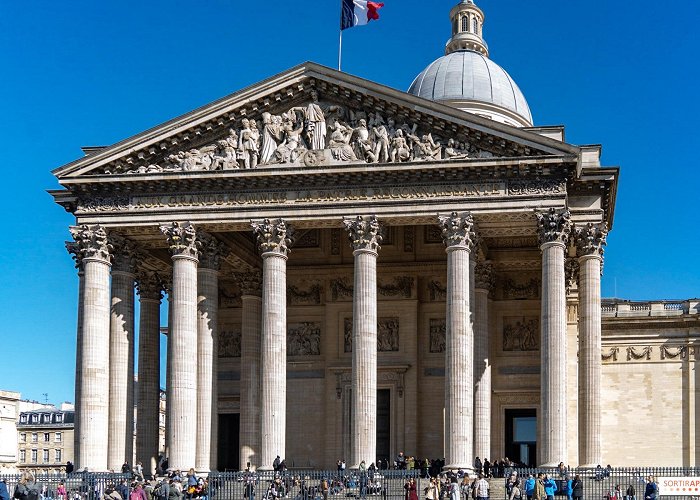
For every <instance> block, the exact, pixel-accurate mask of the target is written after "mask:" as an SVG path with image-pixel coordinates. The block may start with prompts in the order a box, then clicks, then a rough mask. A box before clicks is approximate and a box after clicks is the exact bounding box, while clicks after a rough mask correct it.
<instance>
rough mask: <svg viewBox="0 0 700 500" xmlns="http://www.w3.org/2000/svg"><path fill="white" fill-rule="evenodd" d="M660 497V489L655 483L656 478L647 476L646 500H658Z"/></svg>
mask: <svg viewBox="0 0 700 500" xmlns="http://www.w3.org/2000/svg"><path fill="white" fill-rule="evenodd" d="M658 495H659V487H658V485H657V484H656V481H654V476H647V485H646V487H645V488H644V500H656V497H657V496H658Z"/></svg>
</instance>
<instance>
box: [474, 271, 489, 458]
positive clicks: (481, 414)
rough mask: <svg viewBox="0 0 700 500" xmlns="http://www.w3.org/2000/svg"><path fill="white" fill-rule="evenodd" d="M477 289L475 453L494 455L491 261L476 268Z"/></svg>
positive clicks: (475, 309) (486, 455)
mask: <svg viewBox="0 0 700 500" xmlns="http://www.w3.org/2000/svg"><path fill="white" fill-rule="evenodd" d="M475 271H476V273H475V274H476V276H477V279H476V283H475V292H474V455H475V456H477V457H480V458H482V459H483V458H487V457H491V362H490V359H489V346H490V344H491V339H490V335H489V305H488V304H489V291H490V288H491V285H492V268H491V266H490V264H481V263H480V264H478V265H477V267H476V270H475Z"/></svg>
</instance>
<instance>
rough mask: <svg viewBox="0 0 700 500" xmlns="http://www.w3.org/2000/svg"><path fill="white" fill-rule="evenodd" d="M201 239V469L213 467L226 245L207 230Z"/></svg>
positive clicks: (197, 465) (197, 462)
mask: <svg viewBox="0 0 700 500" xmlns="http://www.w3.org/2000/svg"><path fill="white" fill-rule="evenodd" d="M198 238H199V241H200V242H201V251H200V256H199V268H198V269H197V288H198V298H197V302H198V307H197V310H198V314H199V315H198V323H199V326H198V340H197V455H196V458H195V468H196V469H197V471H198V472H209V471H210V470H211V457H212V453H211V449H212V429H213V428H214V420H213V418H212V410H213V406H214V401H215V400H216V372H217V368H216V361H217V358H216V356H215V350H216V346H217V342H218V332H219V328H218V321H219V319H218V316H219V268H220V267H221V263H220V260H221V257H222V256H223V255H224V254H225V252H226V249H225V246H224V244H223V243H221V242H220V241H218V240H217V239H216V238H214V237H213V236H211V235H210V234H207V233H200V234H199V235H198Z"/></svg>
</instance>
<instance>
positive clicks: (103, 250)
mask: <svg viewBox="0 0 700 500" xmlns="http://www.w3.org/2000/svg"><path fill="white" fill-rule="evenodd" d="M69 230H70V233H71V235H72V236H73V239H74V240H75V243H76V245H77V249H76V248H75V247H73V246H72V245H71V248H70V249H68V251H69V252H71V253H73V255H74V258H75V259H76V261H77V260H80V261H82V260H83V259H94V260H101V261H104V262H105V263H106V264H111V261H110V252H111V250H112V245H111V244H110V243H109V238H108V236H107V231H106V230H105V228H104V227H102V226H100V225H94V226H88V225H86V224H83V225H80V226H70V228H69Z"/></svg>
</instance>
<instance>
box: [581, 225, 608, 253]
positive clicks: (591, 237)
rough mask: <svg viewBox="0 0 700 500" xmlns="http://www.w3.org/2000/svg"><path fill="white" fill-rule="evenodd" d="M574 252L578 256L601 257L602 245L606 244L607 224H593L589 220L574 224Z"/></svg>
mask: <svg viewBox="0 0 700 500" xmlns="http://www.w3.org/2000/svg"><path fill="white" fill-rule="evenodd" d="M574 237H575V242H576V253H577V254H578V256H579V258H580V257H587V256H592V257H600V258H602V257H603V247H604V246H605V245H606V244H607V237H608V225H607V224H606V223H605V222H603V223H600V224H594V223H592V222H589V223H587V224H583V225H578V224H577V225H576V227H575V230H574Z"/></svg>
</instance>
